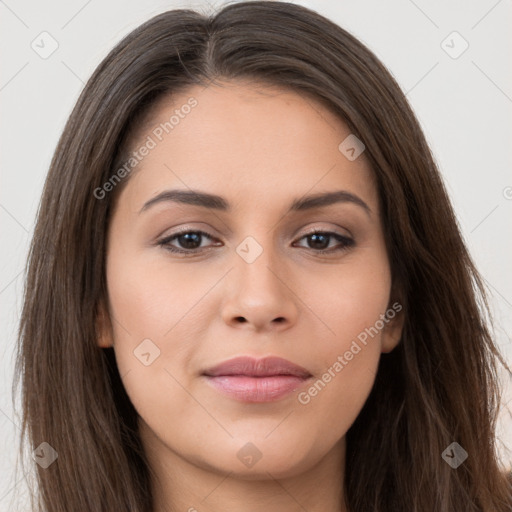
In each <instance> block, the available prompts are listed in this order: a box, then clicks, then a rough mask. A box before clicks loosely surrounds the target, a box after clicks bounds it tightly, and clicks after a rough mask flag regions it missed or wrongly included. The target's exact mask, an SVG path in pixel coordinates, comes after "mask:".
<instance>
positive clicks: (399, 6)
mask: <svg viewBox="0 0 512 512" xmlns="http://www.w3.org/2000/svg"><path fill="white" fill-rule="evenodd" d="M294 3H298V4H302V5H305V6H307V7H311V8H313V9H315V10H317V11H318V12H319V13H321V14H323V15H325V16H327V17H329V18H330V19H332V20H333V21H334V22H336V23H338V24H339V25H341V26H342V27H343V28H345V29H347V30H348V31H349V32H351V33H352V34H354V35H355V36H356V37H358V38H359V39H360V40H361V41H362V42H363V43H365V44H366V45H367V46H368V47H369V48H370V49H371V50H373V51H374V52H375V54H376V55H377V56H378V57H379V58H380V59H381V60H382V61H383V63H384V64H385V65H386V66H387V67H388V69H389V70H390V71H391V73H392V74H393V75H394V77H395V78H396V80H397V81H398V83H399V84H400V86H401V87H402V89H403V91H404V92H405V93H406V94H407V98H408V99H409V101H410V103H411V105H412V107H413V109H414V111H415V112H416V114H417V116H418V118H419V120H420V123H421V125H422V127H423V129H424V132H425V134H426V137H427V140H428V141H429V143H430V145H431V148H432V151H433V153H434V156H435V158H436V160H437V162H438V164H439V167H440V169H441V172H442V174H443V177H444V180H445V183H446V185H447V188H448V191H449V193H450V195H451V198H452V201H453V204H454V207H455V210H456V212H457V215H458V220H459V223H460V226H461V229H462V231H463V234H464V237H465V240H466V242H467V244H468V247H469V249H470V252H471V254H472V256H473V258H474V260H475V262H476V264H477V267H478V268H479V270H480V271H481V273H482V275H483V277H484V278H485V280H486V282H487V284H488V286H489V289H490V291H491V293H492V301H491V305H492V307H493V310H494V315H495V321H496V337H497V339H498V341H499V343H500V345H501V347H502V348H503V351H504V353H505V356H506V357H507V360H508V362H509V364H511V362H512V342H511V339H510V332H511V327H512V321H511V317H512V275H511V272H510V262H511V261H512V241H511V235H512V174H511V172H510V170H511V168H512V165H511V164H512V149H511V147H512V136H511V135H512V133H511V132H512V116H511V113H512V67H511V65H510V48H512V32H511V31H510V27H511V26H512V23H511V21H512V5H511V1H510V0H499V1H496V0H481V1H471V2H465V1H451V2H441V1H435V2H432V1H430V2H427V1H426V0H417V1H412V0H392V1H388V2H382V1H378V0H372V1H369V0H360V1H356V0H348V1H335V0H319V1H296V2H294ZM222 4H223V2H221V1H217V2H213V1H211V2H210V3H207V2H206V1H202V2H187V1H170V0H167V1H156V0H154V1H145V2H142V1H135V0H129V1H121V0H108V1H107V2H99V1H98V0H89V1H86V0H72V1H68V2H64V1H63V0H60V1H49V2H44V3H43V2H41V3H38V2H35V1H32V2H28V1H19V2H14V0H6V1H0V24H1V30H0V44H1V48H2V55H3V63H2V67H1V74H0V109H1V110H0V117H1V119H2V123H1V155H2V160H1V188H0V222H1V224H0V226H1V230H2V232H1V240H2V244H1V246H2V252H1V271H0V300H1V301H2V308H1V317H0V325H1V328H2V338H1V342H0V351H1V352H0V354H1V361H0V364H1V368H2V369H1V377H0V387H1V395H0V449H1V450H2V464H0V511H4V510H5V511H6V510H13V509H14V508H15V506H14V504H13V502H12V500H13V497H14V495H15V493H14V490H16V492H17V493H21V494H23V492H24V491H23V488H24V486H25V485H26V481H25V479H24V478H23V475H21V474H19V473H18V474H16V475H15V474H14V467H15V459H16V448H17V439H18V434H19V424H20V419H19V417H17V416H16V415H15V413H14V412H13V406H12V401H11V381H12V376H13V365H14V359H13V355H14V348H15V343H16V329H17V324H18V318H19V312H20V307H21V298H22V290H23V268H24V264H25V258H26V254H27V248H28V243H29V241H30V238H31V235H32V231H33V225H34V220H35V214H36V211H37V206H38V202H39V198H40V194H41V191H42V186H43V183H44V179H45V176H46V173H47V171H48V166H49V163H50V159H51V156H52V154H53V151H54V149H55V146H56V143H57V140H58V137H59V135H60V133H61V131H62V129H63V126H64V123H65V121H66V119H67V116H68V115H69V113H70V112H71V109H72V107H73V105H74V103H75V101H76V100H77V98H78V95H79V93H80V91H81V89H82V87H83V85H84V83H85V81H86V80H87V79H88V78H89V76H90V75H91V73H92V72H93V70H94V68H95V67H96V66H97V65H98V64H99V62H100V61H101V60H102V59H103V57H105V56H106V54H107V53H108V51H109V50H110V49H111V48H112V47H113V45H114V44H115V43H116V42H118V41H119V40H120V39H121V38H122V37H123V36H124V35H126V34H127V33H128V32H130V31H131V30H132V29H134V28H135V27H137V26H138V25H140V24H141V23H142V22H144V21H146V20H147V19H149V18H150V17H152V16H154V15H156V14H158V13H160V12H162V11H165V10H168V9H172V8H177V7H182V8H183V7H190V8H194V9H197V10H200V11H201V12H204V13H210V12H212V10H213V8H214V7H215V6H217V7H218V6H220V5H222ZM454 31H456V32H457V33H458V35H457V34H453V32H454ZM42 32H47V33H48V34H50V36H48V35H43V36H41V35H40V34H41V33H42ZM41 38H46V39H45V43H44V48H46V50H49V49H51V44H58V48H57V49H56V50H55V51H54V53H52V54H51V55H50V56H48V57H47V58H42V56H41V55H40V54H39V53H37V52H36V51H35V50H34V49H33V47H32V46H31V45H37V44H39V46H42V45H43V43H41V42H40V41H41ZM52 39H54V40H55V41H56V43H52ZM443 41H444V42H443ZM33 42H34V43H33ZM38 42H39V43H38ZM466 45H468V47H467V49H466V50H465V51H464V52H463V53H461V51H462V50H463V49H464V48H465V46H466ZM39 51H40V52H41V51H42V49H41V50H39ZM459 53H460V55H459ZM503 387H504V389H505V395H504V399H503V402H504V403H505V404H508V407H506V408H504V410H503V412H502V414H501V416H500V424H499V440H500V443H499V444H500V450H502V453H504V454H505V453H506V449H505V448H506V447H508V448H509V449H511V448H512V415H511V413H510V409H511V408H512V391H511V387H510V380H509V378H508V377H507V378H504V380H503ZM70 428H72V426H70ZM28 449H29V448H27V450H28ZM507 457H508V459H507V460H510V459H511V456H510V454H508V455H507ZM503 458H504V459H505V458H506V457H505V455H504V456H503ZM507 465H508V464H507ZM19 506H20V510H21V509H22V508H21V505H19ZM24 510H28V507H26V508H24Z"/></svg>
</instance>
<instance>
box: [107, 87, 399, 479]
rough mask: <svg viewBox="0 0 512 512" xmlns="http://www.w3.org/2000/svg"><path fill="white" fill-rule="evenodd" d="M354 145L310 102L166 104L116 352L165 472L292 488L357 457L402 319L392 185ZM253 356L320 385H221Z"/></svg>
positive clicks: (119, 238) (233, 99) (139, 164)
mask: <svg viewBox="0 0 512 512" xmlns="http://www.w3.org/2000/svg"><path fill="white" fill-rule="evenodd" d="M349 136H350V131H349V129H348V128H347V126H346V125H345V124H344V123H343V122H341V121H340V120H339V119H338V118H337V117H336V116H335V115H334V114H332V113H331V112H330V111H329V110H327V109H326V108H325V107H323V106H322V105H320V104H319V103H317V102H315V101H314V100H312V99H310V98H304V97H303V96H300V95H298V94H295V93H292V92H288V91H285V90H277V89H269V88H265V87H259V88H255V87H254V86H250V85H244V84H242V83H234V82H231V83H226V84H225V86H223V87H220V86H213V85H212V86H209V87H207V88H203V87H200V86H195V87H192V88H190V89H189V90H188V91H187V92H186V93H182V94H180V95H177V96H174V97H173V98H172V100H170V99H169V98H167V100H166V101H162V102H160V103H159V104H158V106H157V108H155V109H154V110H153V114H152V115H151V119H150V121H149V123H148V124H147V125H145V127H144V128H143V129H142V133H141V134H140V136H139V137H138V138H137V140H136V142H134V145H133V148H132V149H133V151H136V152H137V154H136V155H135V156H134V160H132V162H131V163H132V165H133V164H136V165H135V166H134V167H133V170H132V171H131V175H130V176H129V178H127V177H125V178H124V179H129V181H128V183H127V184H126V187H125V188H124V189H123V191H122V193H121V194H120V196H119V198H118V201H117V203H116V208H115V211H114V213H113V217H112V220H111V224H110V227H109V234H108V253H107V284H108V297H109V305H108V313H109V318H110V321H107V322H105V321H104V320H103V321H102V322H101V327H100V328H101V332H102V335H101V337H100V340H99V342H98V343H99V345H100V346H103V347H106V346H109V345H110V344H113V346H114V350H115V355H116V359H117V364H118V367H119V373H120V375H121V376H122V379H123V382H124V386H125V388H126V391H127V393H128V395H129V397H130V399H131V401H132V403H133V405H134V407H135V408H136V410H137V412H138V414H139V415H140V418H141V420H140V421H141V423H140V425H141V436H142V438H143V440H144V442H145V443H146V444H147V445H148V446H149V445H151V446H152V447H153V452H154V453H158V454H159V455H158V456H159V457H162V458H165V457H166V454H168V455H169V457H171V455H172V457H179V458H180V459H183V460H186V461H187V462H189V463H192V464H194V465H195V466H198V467H202V468H208V469H214V470H218V471H220V472H223V473H226V472H236V473H237V474H239V475H240V476H241V477H242V478H260V477H261V478H263V477H266V475H268V473H270V474H272V475H273V476H274V477H276V478H277V477H285V476H286V475H293V474H298V473H300V472H301V471H305V470H307V469H308V468H311V467H313V466H314V465H315V464H317V463H318V462H319V461H320V460H321V459H322V458H323V457H325V456H326V455H328V454H330V453H338V454H340V456H342V453H343V447H344V435H345V433H346V432H347V430H348V428H349V427H350V426H351V424H352V423H353V422H354V420H355V418H356V417H357V415H358V413H359V411H360V410H361V408H362V407H363V404H364V402H365V401H366V398H367V397H368V394H369V393H370V390H371V388H372V385H373V382H374V378H375V374H376V371H377V365H378V362H379V357H380V353H381V352H388V351H390V350H392V349H393V348H394V347H395V345H396V344H397V342H398V340H399V337H400V329H401V325H400V319H401V316H402V315H399V314H398V310H399V309H400V308H401V306H400V305H399V304H397V303H396V302H395V303H394V297H393V296H392V295H391V293H390V292H391V276H390V268H389V262H388V258H387V254H386V249H385V241H384V237H383V229H382V224H381V220H380V217H379V207H378V200H377V190H376V186H375V184H374V182H373V180H372V173H371V170H370V167H369V165H368V162H367V160H366V158H365V153H364V151H363V152H362V153H361V154H360V155H359V156H358V153H359V152H360V151H361V149H363V147H362V146H361V145H360V144H359V143H358V142H357V141H355V142H354V139H352V138H349V139H347V140H346V141H345V139H346V138H347V137H349ZM343 141H345V142H344V143H343V144H342V145H341V149H340V144H341V143H342V142H343ZM143 148H146V149H143ZM350 148H354V150H351V149H350ZM127 168H128V167H127ZM125 172H126V171H125ZM123 174H124V173H122V172H121V173H120V176H121V177H122V175H123ZM118 176H119V175H118ZM112 183H114V184H115V182H114V181H112ZM112 186H114V185H112ZM110 188H112V187H108V185H107V186H106V187H105V190H107V189H110ZM171 191H175V192H173V193H171ZM192 191H194V193H195V195H192ZM110 193H111V192H110ZM180 193H181V194H182V195H181V196H180V195H179V194H180ZM184 194H187V195H186V196H185V195H184ZM329 194H338V195H333V196H329ZM212 196H215V197H212ZM328 197H331V200H324V199H325V198H328ZM311 198H316V199H315V200H312V199H311ZM322 198H324V199H322ZM98 200H107V199H98ZM293 205H295V207H293ZM313 230H315V231H318V232H319V234H317V235H312V234H311V231H313ZM199 231H201V232H203V233H205V234H201V233H198V232H199ZM184 233H188V234H184ZM173 250H176V251H183V252H173ZM322 250H326V252H321V251H322ZM393 303H394V305H393ZM393 317H394V318H393ZM391 318H392V319H391ZM238 356H248V357H250V358H254V359H261V358H264V357H267V356H276V357H280V358H284V359H286V360H288V361H289V362H291V363H293V364H295V365H298V366H300V367H301V368H302V369H304V370H305V373H303V374H302V375H295V376H292V375H290V373H293V371H292V370H290V369H289V368H287V367H282V366H281V367H273V366H271V365H270V366H265V365H264V364H263V365H260V366H259V369H266V370H267V372H266V376H262V375H261V374H260V375H259V376H255V374H254V371H251V366H250V365H248V366H247V365H242V366H239V367H234V368H231V372H229V371H228V370H226V369H225V368H224V370H222V369H220V370H219V371H218V372H217V375H214V374H215V372H214V371H212V370H211V369H212V368H213V367H215V366H217V365H219V364H220V363H223V362H225V361H228V360H231V359H233V358H235V357H238ZM255 368H256V369H257V368H258V365H257V364H256V365H255V367H253V368H252V370H254V369H255ZM208 373H209V374H210V375H209V376H208V375H206V374H208ZM230 373H231V376H229V375H228V374H230ZM233 374H237V375H238V376H234V375H233ZM272 375H273V376H272ZM267 472H268V473H267Z"/></svg>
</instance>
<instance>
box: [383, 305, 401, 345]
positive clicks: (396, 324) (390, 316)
mask: <svg viewBox="0 0 512 512" xmlns="http://www.w3.org/2000/svg"><path fill="white" fill-rule="evenodd" d="M386 319H387V321H386V324H385V326H384V328H383V330H382V337H381V347H382V348H381V352H384V353H388V352H391V351H392V350H393V349H394V348H395V347H396V346H397V345H398V344H399V343H400V339H401V338H402V332H403V328H404V320H405V313H404V308H403V306H402V304H401V303H400V302H399V301H398V300H395V301H390V302H389V306H388V309H387V310H386Z"/></svg>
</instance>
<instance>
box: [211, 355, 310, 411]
mask: <svg viewBox="0 0 512 512" xmlns="http://www.w3.org/2000/svg"><path fill="white" fill-rule="evenodd" d="M203 376H204V377H205V378H206V380H207V382H208V384H210V385H211V386H212V387H213V388H214V389H216V390H217V391H219V392H221V393H222V394H224V395H226V396H228V397H230V398H233V399H235V400H238V401H242V402H253V403H261V402H273V401H276V400H279V399H281V398H284V397H285V396H286V395H289V394H290V393H292V392H293V391H295V390H297V389H298V388H299V387H301V386H302V385H303V384H304V383H305V382H306V381H308V380H309V379H310V378H311V377H312V375H311V373H310V372H309V371H308V370H306V369H305V368H303V367H302V366H299V365H296V364H294V363H292V362H290V361H287V360H286V359H283V358H280V357H266V358H263V359H254V358H252V357H237V358H234V359H231V360H229V361H225V362H223V363H221V364H219V365H217V366H215V367H213V368H210V369H208V370H206V371H205V372H204V373H203Z"/></svg>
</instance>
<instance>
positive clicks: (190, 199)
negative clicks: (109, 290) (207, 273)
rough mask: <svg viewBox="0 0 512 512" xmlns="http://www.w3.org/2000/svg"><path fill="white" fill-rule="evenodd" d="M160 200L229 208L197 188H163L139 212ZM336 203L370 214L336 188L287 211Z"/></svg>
mask: <svg viewBox="0 0 512 512" xmlns="http://www.w3.org/2000/svg"><path fill="white" fill-rule="evenodd" d="M162 202H176V203H183V204H190V205H194V206H202V207H204V208H212V209H214V210H219V211H226V212H229V211H230V210H231V206H230V204H229V202H228V201H227V200H226V199H224V198H223V197H221V196H218V195H215V194H208V193H206V192H200V191H199V190H165V191H164V192H161V193H160V194H158V195H156V196H155V197H153V198H151V199H149V200H148V201H146V203H144V206H143V207H142V208H141V209H140V211H139V214H140V213H142V212H143V211H146V210H148V209H149V208H150V207H151V206H154V205H155V204H158V203H162ZM337 203H352V204H355V205H357V206H360V207H361V208H363V209H364V210H365V211H366V213H367V214H368V215H371V212H372V211H371V209H370V207H369V206H368V205H367V204H366V203H365V202H364V201H363V200H362V199H361V198H360V197H358V196H356V195H355V194H352V193H351V192H348V191H346V190H336V191H334V192H324V193H319V194H313V195H309V196H306V197H301V198H299V199H295V200H294V201H293V202H292V204H291V206H290V208H289V210H288V212H301V211H305V210H312V209H314V208H321V207H325V206H330V205H333V204H337Z"/></svg>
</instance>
